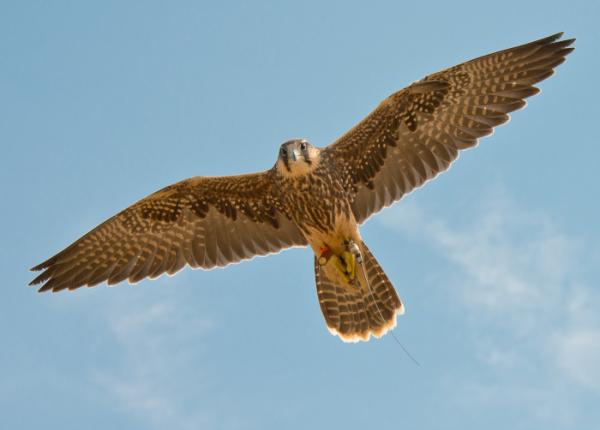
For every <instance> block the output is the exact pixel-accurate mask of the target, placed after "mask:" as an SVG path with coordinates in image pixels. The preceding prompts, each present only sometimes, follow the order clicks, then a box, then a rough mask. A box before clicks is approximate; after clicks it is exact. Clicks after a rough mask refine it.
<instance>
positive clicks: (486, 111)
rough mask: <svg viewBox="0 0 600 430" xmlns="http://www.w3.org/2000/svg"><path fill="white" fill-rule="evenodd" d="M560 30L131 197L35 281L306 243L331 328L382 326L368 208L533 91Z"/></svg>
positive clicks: (361, 331)
mask: <svg viewBox="0 0 600 430" xmlns="http://www.w3.org/2000/svg"><path fill="white" fill-rule="evenodd" d="M561 37H562V33H559V34H555V35H552V36H549V37H546V38H543V39H540V40H537V41H534V42H531V43H528V44H525V45H521V46H517V47H514V48H511V49H507V50H504V51H499V52H496V53H493V54H489V55H486V56H483V57H479V58H476V59H474V60H471V61H468V62H466V63H463V64H460V65H458V66H454V67H451V68H449V69H446V70H443V71H441V72H438V73H434V74H432V75H429V76H427V77H425V78H424V79H422V80H420V81H417V82H414V83H412V84H411V85H409V86H408V87H406V88H404V89H403V90H400V91H398V92H396V93H394V94H392V95H391V96H389V97H388V98H386V99H385V100H383V101H382V102H381V103H380V104H379V106H378V107H377V108H376V109H375V110H374V111H373V112H372V113H371V114H369V115H368V116H367V117H366V118H364V119H363V120H362V121H361V122H359V123H358V124H357V125H356V126H354V128H352V129H351V130H350V131H348V132H347V133H346V134H344V135H343V136H342V137H340V138H339V139H338V140H336V141H335V142H334V143H332V144H331V145H329V146H326V147H324V148H318V147H316V146H313V145H311V144H310V143H309V142H308V141H307V140H305V139H295V140H290V141H287V142H285V143H284V144H283V145H281V147H280V149H279V155H278V158H277V161H276V162H275V165H274V166H273V167H272V168H271V169H269V170H267V171H264V172H260V173H251V174H246V175H239V176H223V177H203V176H198V177H194V178H190V179H186V180H183V181H181V182H178V183H176V184H173V185H170V186H168V187H166V188H163V189H162V190H159V191H157V192H155V193H153V194H151V195H149V196H148V197H146V198H143V199H142V200H140V201H138V202H137V203H134V204H133V205H131V206H129V207H128V208H126V209H124V210H123V211H121V212H119V213H118V214H116V215H115V216H113V217H112V218H109V219H108V220H107V221H105V222H104V223H102V224H100V225H99V226H98V227H96V228H94V229H93V230H92V231H90V232H89V233H87V234H86V235H84V236H83V237H81V238H80V239H78V240H76V241H75V242H74V243H73V244H71V245H70V246H68V247H67V248H66V249H64V250H63V251H61V252H59V253H58V254H56V255H55V256H53V257H51V258H50V259H48V260H46V261H44V262H43V263H41V264H39V265H37V266H35V267H34V268H33V269H32V270H34V271H40V270H41V271H42V272H41V274H39V276H37V277H36V278H35V279H34V280H33V281H32V282H31V284H30V285H37V284H41V287H40V288H39V291H40V292H42V291H62V290H74V289H77V288H79V287H83V286H87V287H92V286H95V285H97V284H99V283H102V282H104V281H106V282H107V283H108V285H113V284H116V283H118V282H121V281H124V280H125V279H127V280H128V281H129V282H130V283H135V282H138V281H140V280H142V279H144V278H147V277H148V278H156V277H158V276H160V275H161V274H163V273H168V274H170V275H172V274H174V273H175V272H177V271H179V270H180V269H181V268H183V267H184V266H185V265H189V266H191V267H193V268H203V269H211V268H213V267H223V266H226V265H228V264H230V263H235V262H238V261H241V260H247V259H250V258H252V257H254V256H257V255H266V254H271V253H275V252H279V251H281V250H283V249H285V248H289V247H293V246H301V247H304V246H307V245H308V246H310V247H311V248H312V250H313V252H314V254H315V260H314V261H315V263H314V270H315V276H316V284H317V295H318V300H319V304H320V307H321V311H322V312H323V315H324V317H325V322H326V324H327V327H328V329H329V331H330V332H331V333H333V334H335V335H338V336H339V337H340V338H341V339H342V340H344V341H347V342H356V341H359V340H368V339H369V338H370V336H371V335H373V336H375V337H380V336H382V335H384V334H385V333H386V332H387V331H388V330H390V329H392V328H393V327H395V325H396V317H397V315H399V314H403V313H404V305H403V303H402V301H401V300H400V298H399V297H398V294H397V293H396V291H395V289H394V287H393V286H392V284H391V282H390V280H389V279H388V277H387V276H386V274H385V272H384V271H383V269H382V268H381V267H380V265H379V264H378V263H377V260H376V259H375V257H373V255H372V254H371V252H370V251H369V248H367V245H366V244H365V243H364V242H363V240H362V239H361V236H360V232H359V225H360V224H362V223H363V222H365V221H366V220H367V218H369V217H370V216H371V215H373V214H374V213H376V212H378V211H380V210H381V209H383V208H384V207H386V206H389V205H391V204H392V203H393V202H395V201H397V200H400V199H401V198H402V196H403V195H405V194H407V193H409V192H410V191H412V190H413V189H415V188H417V187H419V186H421V185H422V184H423V183H425V182H426V181H428V180H430V179H432V178H434V177H435V176H437V175H438V174H439V173H440V172H443V171H445V170H446V169H448V167H449V166H450V164H451V163H452V162H453V161H454V160H455V159H456V158H457V157H458V153H459V151H460V150H463V149H467V148H472V147H474V146H475V145H476V144H477V141H478V139H479V138H480V137H483V136H487V135H489V134H491V133H492V131H493V129H494V127H496V126H498V125H500V124H502V123H505V122H506V121H508V119H509V115H508V114H509V113H510V112H512V111H514V110H517V109H519V108H522V107H523V106H525V99H526V98H527V97H530V96H532V95H534V94H537V93H538V92H539V89H538V88H536V87H535V86H534V84H536V83H538V82H540V81H542V80H544V79H546V78H548V77H549V76H550V75H552V74H553V71H554V68H555V67H557V66H558V65H559V64H561V63H562V62H563V61H564V60H565V57H566V55H568V54H569V53H570V52H571V51H573V49H574V48H573V47H571V44H572V43H573V42H574V39H569V40H561Z"/></svg>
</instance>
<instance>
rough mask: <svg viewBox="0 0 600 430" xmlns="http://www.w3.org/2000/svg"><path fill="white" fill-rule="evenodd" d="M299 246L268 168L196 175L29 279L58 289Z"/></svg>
mask: <svg viewBox="0 0 600 430" xmlns="http://www.w3.org/2000/svg"><path fill="white" fill-rule="evenodd" d="M295 245H296V246H304V245H306V240H305V238H304V236H303V235H302V233H301V232H300V230H299V229H298V228H297V227H296V225H295V224H294V223H293V222H292V221H291V220H290V217H289V215H288V213H287V212H286V210H285V208H284V207H283V206H282V204H281V202H280V201H279V199H278V198H277V197H276V193H274V192H273V184H272V182H271V180H270V177H269V172H264V173H256V174H250V175H241V176H229V177H195V178H190V179H186V180H184V181H181V182H178V183H176V184H174V185H171V186H168V187H166V188H164V189H162V190H160V191H157V192H156V193H154V194H151V195H150V196H148V197H146V198H144V199H142V200H140V201H139V202H137V203H135V204H133V205H132V206H130V207H128V208H127V209H125V210H123V211H122V212H120V213H118V214H117V215H115V216H113V217H112V218H110V219H108V220H107V221H105V222H104V223H103V224H101V225H99V226H98V227H96V228H95V229H94V230H92V231H90V232H89V233H87V234H86V235H85V236H83V237H82V238H80V239H79V240H77V241H76V242H75V243H73V244H72V245H70V246H69V247H68V248H66V249H65V250H63V251H61V252H59V253H58V254H56V255H55V256H54V257H52V258H50V259H49V260H47V261H45V262H43V263H42V264H40V265H38V266H36V267H34V268H33V269H32V270H43V272H42V273H41V274H40V275H39V276H38V277H37V278H35V279H34V280H33V281H32V282H31V284H30V285H34V284H39V283H44V284H43V285H42V287H41V288H40V290H39V291H48V290H52V291H60V290H63V289H69V290H73V289H75V288H79V287H81V286H84V285H85V286H88V287H91V286H94V285H96V284H99V283H100V282H103V281H108V284H109V285H111V284H115V283H117V282H120V281H123V280H125V279H128V280H129V281H130V282H137V281H140V280H141V279H143V278H146V277H150V278H155V277H157V276H159V275H161V274H162V273H165V272H166V273H168V274H173V273H175V272H177V271H178V270H180V269H181V268H182V267H183V266H185V265H186V264H189V265H190V266H192V267H202V268H204V269H210V268H212V267H215V266H225V265H227V264H229V263H234V262H237V261H240V260H245V259H248V258H252V257H253V256H255V255H265V254H269V253H273V252H277V251H280V250H282V249H284V248H288V247H290V246H295Z"/></svg>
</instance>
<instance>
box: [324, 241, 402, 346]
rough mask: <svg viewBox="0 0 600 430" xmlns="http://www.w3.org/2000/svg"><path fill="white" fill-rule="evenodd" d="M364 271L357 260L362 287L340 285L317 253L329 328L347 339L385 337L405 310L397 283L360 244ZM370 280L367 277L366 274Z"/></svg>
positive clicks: (353, 340)
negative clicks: (327, 273) (398, 292)
mask: <svg viewBox="0 0 600 430" xmlns="http://www.w3.org/2000/svg"><path fill="white" fill-rule="evenodd" d="M360 250H361V254H362V259H363V263H362V264H363V267H364V271H363V270H362V268H361V267H360V264H359V263H357V268H356V276H357V278H358V280H359V284H360V287H359V286H358V285H357V286H356V287H355V288H351V287H349V286H345V285H338V284H337V283H336V282H334V281H331V280H330V279H329V278H328V277H327V275H326V274H325V270H324V269H323V267H321V266H320V265H319V264H318V262H317V258H316V257H315V276H316V281H317V295H318V297H319V304H320V306H321V311H322V312H323V316H324V317H325V322H326V323H327V327H328V329H329V331H330V332H331V333H332V334H334V335H337V336H339V337H340V338H341V339H342V340H343V341H344V342H358V341H359V340H365V341H367V340H369V338H370V336H371V335H373V336H375V337H381V336H383V335H384V334H386V333H387V331H388V330H391V329H393V328H394V327H395V326H396V316H397V315H398V314H400V315H402V314H403V313H404V305H403V304H402V302H401V301H400V298H399V297H398V294H396V290H395V289H394V286H393V285H392V283H391V282H390V280H389V279H388V277H387V276H386V274H385V273H384V272H383V269H382V268H381V266H379V263H378V262H377V260H375V257H373V254H371V252H370V251H369V248H367V246H366V245H365V244H364V243H361V244H360ZM365 274H366V276H367V278H368V282H367V280H366V279H365V276H364V275H365Z"/></svg>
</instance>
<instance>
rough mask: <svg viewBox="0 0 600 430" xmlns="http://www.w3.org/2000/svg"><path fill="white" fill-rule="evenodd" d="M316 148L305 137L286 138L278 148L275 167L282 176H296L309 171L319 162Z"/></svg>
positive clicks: (318, 151)
mask: <svg viewBox="0 0 600 430" xmlns="http://www.w3.org/2000/svg"><path fill="white" fill-rule="evenodd" d="M320 152H321V151H320V150H319V149H318V148H315V147H314V146H312V145H311V144H310V143H308V141H307V140H306V139H294V140H288V141H287V142H285V143H284V144H283V145H281V148H280V149H279V158H278V159H277V163H276V167H277V170H278V171H279V173H281V174H282V175H283V176H298V175H305V174H307V173H310V172H311V171H312V170H313V169H314V168H315V167H316V166H317V165H318V164H319V153H320Z"/></svg>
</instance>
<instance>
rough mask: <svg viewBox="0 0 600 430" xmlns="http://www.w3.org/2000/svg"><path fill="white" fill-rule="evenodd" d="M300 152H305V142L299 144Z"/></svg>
mask: <svg viewBox="0 0 600 430" xmlns="http://www.w3.org/2000/svg"><path fill="white" fill-rule="evenodd" d="M300 150H301V151H306V142H301V143H300Z"/></svg>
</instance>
